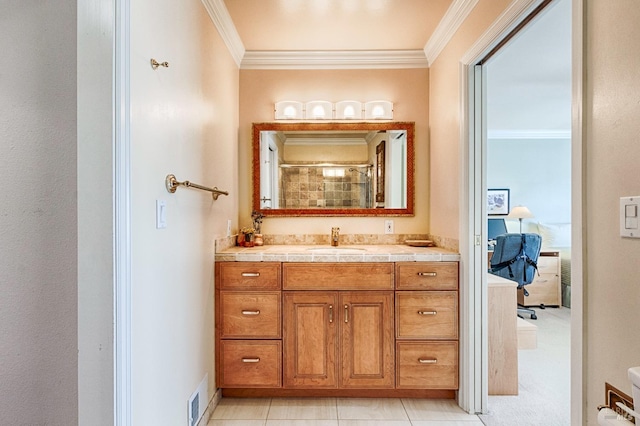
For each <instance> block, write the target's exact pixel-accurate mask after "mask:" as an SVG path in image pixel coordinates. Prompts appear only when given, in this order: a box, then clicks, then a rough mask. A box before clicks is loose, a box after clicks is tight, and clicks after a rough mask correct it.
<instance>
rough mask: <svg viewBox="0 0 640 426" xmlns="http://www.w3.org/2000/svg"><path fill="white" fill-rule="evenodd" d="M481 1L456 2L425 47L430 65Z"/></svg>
mask: <svg viewBox="0 0 640 426" xmlns="http://www.w3.org/2000/svg"><path fill="white" fill-rule="evenodd" d="M478 1H479V0H454V1H453V3H451V5H450V6H449V9H447V11H446V12H445V14H444V16H443V17H442V19H441V20H440V23H439V24H438V26H437V27H436V29H435V31H433V34H432V35H431V37H430V38H429V41H427V44H426V45H425V46H424V54H425V56H426V57H427V62H428V63H429V65H431V64H433V62H434V61H435V60H436V59H437V58H438V55H440V52H442V50H443V49H444V47H445V46H446V45H447V43H449V41H450V40H451V38H452V37H453V35H454V34H455V33H456V31H458V28H460V25H462V23H463V22H464V20H465V19H467V17H468V16H469V14H470V13H471V11H472V10H473V8H474V7H476V4H478Z"/></svg>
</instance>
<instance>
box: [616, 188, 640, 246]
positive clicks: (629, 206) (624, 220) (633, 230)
mask: <svg viewBox="0 0 640 426" xmlns="http://www.w3.org/2000/svg"><path fill="white" fill-rule="evenodd" d="M638 205H640V195H638V196H633V197H620V236H621V237H625V238H640V220H639V219H640V218H639V217H638V215H639V214H640V209H638Z"/></svg>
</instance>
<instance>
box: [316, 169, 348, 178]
mask: <svg viewBox="0 0 640 426" xmlns="http://www.w3.org/2000/svg"><path fill="white" fill-rule="evenodd" d="M344 175H345V173H344V168H341V167H331V168H328V167H325V168H323V169H322V176H323V177H344Z"/></svg>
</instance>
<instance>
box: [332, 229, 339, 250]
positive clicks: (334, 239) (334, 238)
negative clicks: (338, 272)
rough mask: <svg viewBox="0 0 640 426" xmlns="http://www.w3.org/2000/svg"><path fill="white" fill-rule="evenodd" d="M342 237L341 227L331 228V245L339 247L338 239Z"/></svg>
mask: <svg viewBox="0 0 640 426" xmlns="http://www.w3.org/2000/svg"><path fill="white" fill-rule="evenodd" d="M339 239H340V228H331V245H332V246H333V247H338V240H339Z"/></svg>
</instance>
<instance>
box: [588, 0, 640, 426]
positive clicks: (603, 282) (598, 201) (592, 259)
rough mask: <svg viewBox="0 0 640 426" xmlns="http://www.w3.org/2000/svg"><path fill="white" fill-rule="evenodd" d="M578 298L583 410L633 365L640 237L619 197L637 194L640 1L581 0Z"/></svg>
mask: <svg viewBox="0 0 640 426" xmlns="http://www.w3.org/2000/svg"><path fill="white" fill-rule="evenodd" d="M584 3H585V9H586V21H585V29H586V33H585V34H586V37H585V42H586V50H585V59H584V66H585V67H586V72H587V74H586V82H585V87H584V92H583V93H584V98H585V102H586V104H585V108H584V111H583V114H584V122H585V135H584V149H583V153H584V154H583V155H584V156H585V158H584V164H583V167H584V179H583V185H584V192H583V193H584V198H585V201H584V204H583V209H584V216H583V217H584V218H585V222H584V224H585V230H584V244H585V250H584V265H585V271H584V275H585V279H584V288H585V292H584V301H585V306H584V310H585V321H586V323H585V327H586V330H585V334H584V337H585V339H586V353H585V358H584V367H585V371H586V385H587V393H586V407H585V409H586V415H587V419H588V424H590V425H595V424H597V422H596V407H597V406H598V404H602V403H603V402H604V382H605V381H606V382H609V383H611V384H613V385H614V386H616V387H618V388H620V389H621V390H624V391H626V392H630V391H631V388H630V384H629V380H628V379H627V369H628V368H629V367H635V366H639V365H640V339H639V338H638V335H637V332H636V331H635V330H637V324H638V322H639V321H640V280H639V278H638V277H640V261H639V260H638V259H640V240H637V239H626V238H624V239H623V238H620V235H619V230H618V220H619V219H618V214H619V213H618V205H619V198H620V197H623V196H631V195H640V181H639V180H638V164H640V144H639V142H638V138H639V136H640V121H639V120H638V117H640V102H639V101H640V95H639V94H640V78H639V77H640V75H639V74H638V70H639V69H640V57H638V55H637V54H634V52H638V51H639V50H640V27H638V22H640V3H638V2H637V1H635V0H618V1H615V2H608V1H585V2H584Z"/></svg>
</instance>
